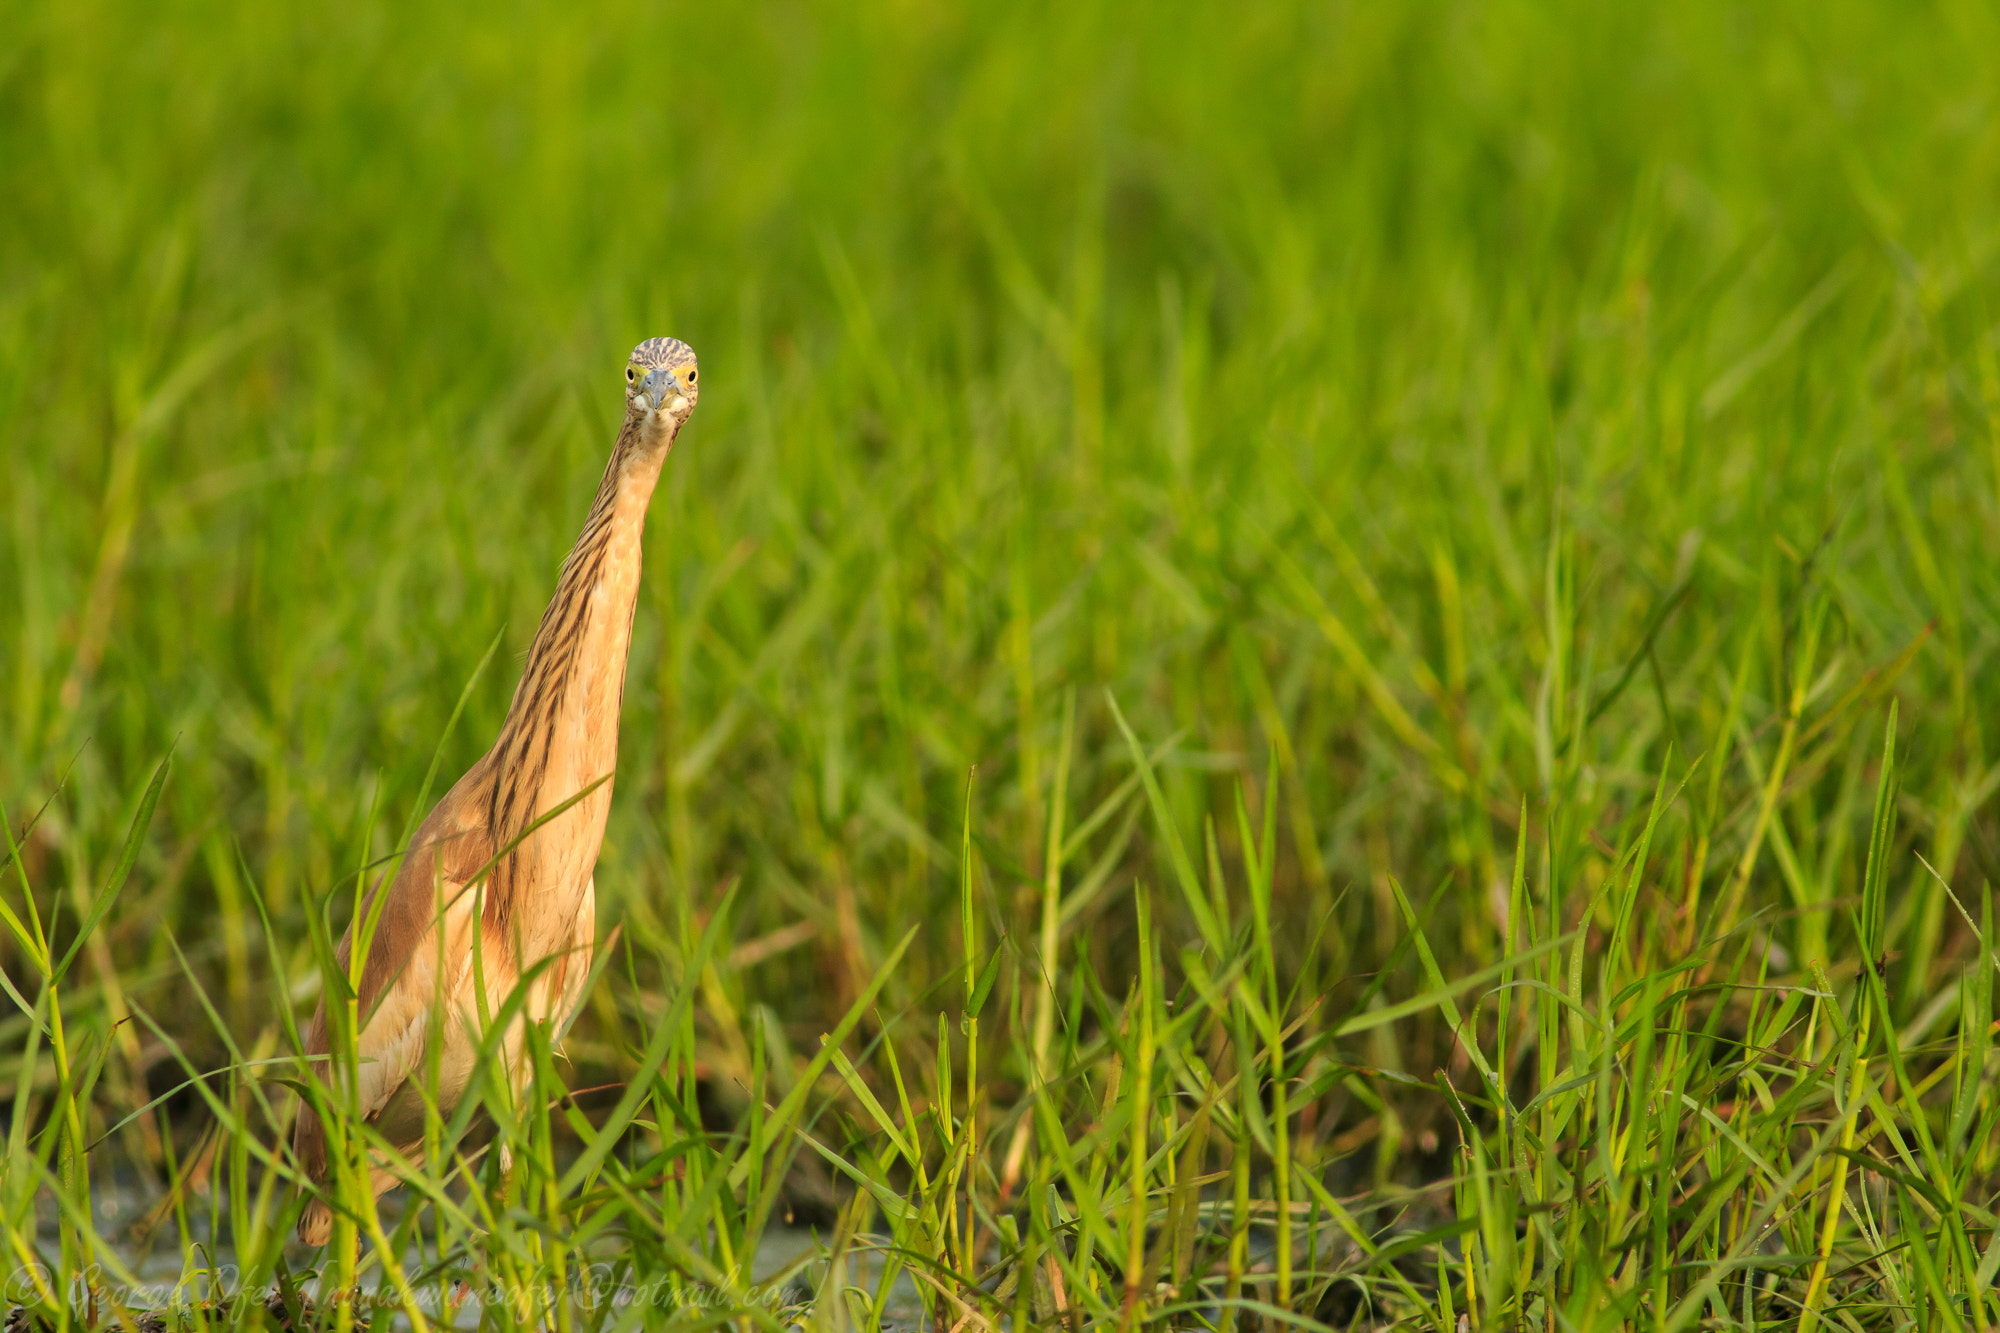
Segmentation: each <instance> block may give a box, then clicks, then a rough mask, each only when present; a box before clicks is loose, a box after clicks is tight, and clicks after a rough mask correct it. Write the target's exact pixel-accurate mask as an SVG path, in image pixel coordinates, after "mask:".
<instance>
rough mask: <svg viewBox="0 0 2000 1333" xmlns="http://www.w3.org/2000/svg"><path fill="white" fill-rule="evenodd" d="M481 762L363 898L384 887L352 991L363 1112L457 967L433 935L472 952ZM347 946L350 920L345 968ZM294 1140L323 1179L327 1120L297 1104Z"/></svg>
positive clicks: (327, 1043) (371, 901)
mask: <svg viewBox="0 0 2000 1333" xmlns="http://www.w3.org/2000/svg"><path fill="white" fill-rule="evenodd" d="M484 769H485V765H484V764H483V763H482V764H479V765H475V766H474V768H473V769H472V771H471V772H468V773H467V774H466V775H465V777H464V778H462V779H460V780H459V782H458V785H457V786H455V787H453V788H452V790H451V791H450V792H449V793H447V794H446V796H445V798H444V799H443V800H441V801H439V802H438V804H437V808H436V809H434V810H432V811H431V813H430V816H429V817H428V818H426V819H425V820H424V822H423V825H422V826H421V827H420V828H419V829H418V830H417V835H416V837H415V838H413V839H412V840H411V847H410V851H409V852H408V853H407V854H406V855H405V856H404V858H403V861H402V864H401V866H400V867H399V868H398V870H397V872H396V876H395V878H394V879H393V880H392V881H390V882H389V884H388V886H387V888H386V889H384V887H383V885H382V883H381V881H377V882H376V884H375V886H374V888H372V889H371V890H370V891H369V895H368V897H367V899H366V900H365V901H364V903H363V905H362V919H363V920H366V919H367V915H368V913H370V912H371V911H373V910H374V909H375V896H376V894H378V893H384V892H386V893H387V895H388V896H387V898H386V900H384V901H383V902H382V904H381V915H380V918H379V920H378V921H377V923H376V927H375V933H374V935H373V937H372V938H371V939H370V941H369V946H368V958H367V960H366V962H365V963H364V965H363V967H362V973H361V987H360V993H359V996H358V998H359V1001H360V1006H359V1011H360V1015H361V1019H362V1026H361V1032H360V1034H359V1037H358V1039H357V1040H356V1043H355V1044H356V1048H357V1051H356V1053H357V1054H358V1055H359V1056H360V1060H361V1064H360V1068H359V1069H358V1070H357V1082H358V1087H357V1089H356V1091H357V1093H358V1094H359V1095H358V1098H357V1100H358V1102H359V1105H358V1107H357V1109H358V1110H359V1111H360V1112H361V1113H362V1115H364V1116H374V1115H376V1114H378V1113H379V1112H381V1111H382V1110H383V1108H384V1107H385V1106H387V1105H388V1103H389V1101H390V1099H391V1098H392V1097H394V1096H395V1094H396V1092H397V1090H398V1089H399V1088H401V1087H402V1086H403V1085H404V1084H405V1083H406V1082H407V1081H408V1080H409V1078H410V1076H411V1074H413V1073H415V1072H416V1071H417V1069H418V1068H419V1067H420V1066H421V1064H422V1062H423V1057H424V1044H425V1040H426V1038H427V1036H428V1034H429V1032H430V1028H431V1015H432V1011H433V1008H434V1006H435V1005H436V1004H437V1003H438V1002H439V1001H440V1000H441V999H442V998H443V997H444V996H445V995H446V994H448V993H449V991H450V990H451V989H452V988H453V983H454V982H455V981H456V977H455V976H454V975H452V974H453V973H454V971H455V970H456V969H455V968H453V966H452V965H451V964H450V963H447V964H446V966H445V972H444V973H443V974H442V975H441V974H440V973H439V970H438V969H439V955H440V949H439V938H440V935H442V939H443V943H444V948H443V950H442V953H443V956H444V957H445V958H446V959H453V958H457V957H460V956H462V955H464V954H466V953H469V951H470V946H469V943H468V944H467V946H466V947H465V948H459V947H457V946H458V945H459V944H460V942H461V940H462V939H464V937H465V935H466V932H468V931H469V930H474V929H477V928H478V924H477V923H478V919H479V917H478V912H477V910H476V908H477V901H478V899H477V895H475V894H473V893H470V892H467V888H468V886H469V885H470V884H471V883H472V880H473V877H474V876H475V875H477V874H478V873H479V872H480V870H481V869H482V868H483V867H484V866H485V865H486V864H487V862H488V861H489V860H490V858H491V855H492V851H493V848H492V846H491V843H492V839H491V837H490V836H489V834H488V832H487V828H486V820H485V814H484V811H485V802H484V801H483V800H481V799H480V794H481V792H482V791H483V785H484V784H483V771H484ZM353 948H354V938H353V928H352V927H351V926H350V927H349V929H348V932H347V933H346V934H345V935H343V936H342V937H341V941H340V944H339V946H338V948H336V949H335V951H334V957H335V960H336V961H337V962H338V963H339V965H340V966H341V967H342V968H343V969H344V968H346V967H347V966H348V962H349V959H350V958H351V957H352V956H353ZM441 983H442V984H441ZM326 1003H327V997H326V995H325V994H324V993H322V994H321V996H320V1001H319V1006H318V1008H317V1009H315V1011H314V1013H313V1021H312V1026H311V1027H310V1028H309V1029H308V1031H307V1034H306V1040H305V1049H306V1054H307V1055H308V1056H317V1055H325V1054H326V1053H327V1052H328V1051H329V1050H331V1049H332V1043H331V1032H330V1027H329V1024H328V1021H327V1012H326ZM446 1017H447V1019H449V1017H450V1016H449V1015H447V1016H446ZM324 1063H325V1062H324V1061H316V1062H315V1065H314V1068H315V1077H322V1074H321V1073H320V1070H321V1068H322V1067H323V1065H324ZM384 1128H385V1131H386V1130H387V1129H388V1127H387V1126H384ZM391 1137H392V1139H393V1138H394V1137H395V1136H394V1135H393V1134H392V1135H391ZM293 1147H294V1150H295V1151H296V1153H297V1155H298V1158H299V1162H300V1165H301V1166H302V1167H304V1168H305V1170H306V1172H307V1173H308V1174H309V1175H310V1176H311V1177H312V1178H313V1179H315V1180H324V1179H325V1177H326V1133H325V1127H324V1126H323V1125H321V1124H320V1121H319V1117H318V1116H316V1115H314V1114H312V1112H311V1109H310V1107H309V1106H306V1105H301V1106H300V1108H299V1116H298V1121H297V1124H296V1126H295V1128H294V1131H293Z"/></svg>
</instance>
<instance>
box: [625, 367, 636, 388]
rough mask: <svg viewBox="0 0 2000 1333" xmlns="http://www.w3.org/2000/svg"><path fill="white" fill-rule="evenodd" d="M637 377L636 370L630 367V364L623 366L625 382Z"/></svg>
mask: <svg viewBox="0 0 2000 1333" xmlns="http://www.w3.org/2000/svg"><path fill="white" fill-rule="evenodd" d="M638 378H639V372H638V371H636V370H634V369H632V367H630V366H627V367H625V382H626V383H627V384H630V383H631V382H632V381H633V380H635V379H638Z"/></svg>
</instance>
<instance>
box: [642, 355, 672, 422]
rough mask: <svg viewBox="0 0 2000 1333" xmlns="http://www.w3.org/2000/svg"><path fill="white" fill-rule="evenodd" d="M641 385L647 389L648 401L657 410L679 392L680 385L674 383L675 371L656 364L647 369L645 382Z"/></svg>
mask: <svg viewBox="0 0 2000 1333" xmlns="http://www.w3.org/2000/svg"><path fill="white" fill-rule="evenodd" d="M640 387H641V388H642V389H643V390H645V394H646V401H647V402H648V403H650V404H651V405H652V408H651V410H653V411H656V412H657V411H658V410H659V409H660V408H662V407H664V406H666V405H667V403H669V402H670V401H672V399H673V397H674V395H675V394H676V393H677V392H679V386H678V385H676V384H675V383H674V372H673V371H671V370H669V369H667V368H666V367H665V366H654V367H653V368H652V369H651V370H649V371H647V372H646V379H645V382H644V383H643V384H642V385H641V386H640Z"/></svg>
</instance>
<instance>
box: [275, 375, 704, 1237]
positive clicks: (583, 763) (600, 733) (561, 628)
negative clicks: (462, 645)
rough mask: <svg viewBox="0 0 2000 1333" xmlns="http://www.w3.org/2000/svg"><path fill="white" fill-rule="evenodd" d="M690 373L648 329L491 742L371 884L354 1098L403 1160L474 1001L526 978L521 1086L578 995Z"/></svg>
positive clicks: (308, 1138) (307, 1232)
mask: <svg viewBox="0 0 2000 1333" xmlns="http://www.w3.org/2000/svg"><path fill="white" fill-rule="evenodd" d="M696 379H697V375H696V370H695V356H694V352H693V350H692V349H690V348H689V347H688V345H687V344H686V343H684V342H680V341H678V340H676V339H673V338H649V339H647V340H646V341H645V342H642V343H640V344H639V345H638V347H636V348H634V349H633V352H632V358H631V360H630V361H628V362H627V363H626V366H625V420H624V424H623V425H622V426H621V427H620V429H619V431H618V442H617V444H616V445H614V446H613V447H612V450H611V462H610V464H609V465H608V466H607V467H606V468H605V469H604V480H603V482H602V483H601V484H599V486H598V488H597V498H596V500H595V501H593V502H592V504H591V506H590V515H589V517H587V518H586V519H584V522H583V532H582V535H580V536H579V537H578V538H577V539H576V545H575V546H574V547H573V548H571V550H570V553H569V556H568V558H567V559H565V560H564V561H563V566H562V574H561V576H560V577H559V578H558V579H557V582H556V592H555V596H554V597H553V598H551V599H550V601H549V605H548V609H547V610H546V611H544V612H543V613H542V621H541V625H540V626H539V628H537V629H536V631H535V640H534V644H533V646H532V647H530V648H529V649H528V661H527V666H526V668H525V669H524V670H523V671H522V673H521V683H520V684H519V685H518V686H516V687H515V689H514V701H513V703H512V705H511V706H509V708H508V710H507V720H506V721H505V722H504V723H502V724H501V727H500V736H499V738H498V739H497V740H495V741H494V742H493V748H492V749H491V750H488V751H487V752H486V755H485V757H484V758H482V759H481V760H480V761H479V762H478V763H476V764H474V765H473V766H472V768H471V769H470V770H468V771H467V773H466V774H465V776H464V777H462V778H460V779H459V780H458V782H457V784H456V785H455V786H453V787H452V789H451V791H450V792H448V793H447V794H446V795H445V797H444V798H443V799H442V800H440V801H439V802H438V803H437V807H436V808H435V809H433V810H432V811H431V812H430V815H429V816H428V817H427V818H426V819H425V820H424V822H423V824H422V825H420V826H419V828H418V830H417V833H416V836H415V837H414V838H413V839H412V840H411V843H410V847H409V850H408V851H407V853H406V854H405V855H404V857H403V860H402V863H401V865H400V867H399V869H398V870H397V872H396V874H395V878H394V879H393V881H390V882H389V883H388V884H387V887H386V889H385V888H384V886H383V883H382V881H379V880H378V881H377V882H376V884H375V885H374V887H373V888H372V889H371V890H370V891H369V894H368V897H367V898H366V899H365V900H364V902H363V904H362V913H361V918H360V919H361V920H364V921H365V920H367V919H368V916H369V913H370V912H372V911H374V910H375V895H376V894H379V893H384V892H386V893H387V894H388V897H387V899H386V900H384V901H383V902H382V904H381V907H380V915H379V917H378V918H377V924H376V926H375V929H374V933H373V935H372V936H371V937H370V942H369V945H368V954H367V959H366V962H365V964H364V966H363V969H362V973H361V985H360V988H359V995H358V997H357V998H358V1004H357V1006H356V1009H355V1011H354V1012H355V1013H356V1014H357V1015H358V1018H359V1024H360V1032H359V1036H358V1043H357V1044H358V1047H359V1055H360V1062H359V1065H358V1067H357V1068H356V1069H355V1070H354V1071H353V1072H354V1083H355V1086H354V1089H353V1091H354V1092H355V1093H356V1094H357V1096H356V1101H357V1103H358V1109H359V1110H360V1112H361V1113H362V1114H363V1115H364V1116H365V1117H366V1118H367V1119H368V1121H369V1122H370V1123H371V1124H372V1125H373V1126H374V1128H375V1129H376V1130H377V1131H378V1132H379V1133H380V1134H381V1136H382V1137H383V1139H384V1140H386V1141H387V1142H388V1143H391V1144H394V1145H395V1146H396V1147H397V1148H398V1149H399V1151H400V1152H401V1153H402V1155H403V1157H404V1158H405V1159H407V1160H409V1161H412V1162H417V1161H421V1159H422V1150H423V1141H424V1119H425V1101H426V1099H427V1098H428V1100H430V1101H431V1102H433V1103H434V1104H435V1105H436V1106H437V1108H438V1111H439V1113H440V1114H442V1115H445V1116H449V1115H450V1114H451V1113H452V1110H453V1108H455V1107H456V1106H457V1104H458V1102H459V1099H460V1098H461V1097H462V1096H463V1095H464V1092H465V1089H466V1087H467V1085H468V1083H469V1082H470V1081H471V1078H472V1074H473V1070H474V1067H475V1064H476V1062H477V1060H478V1058H479V1048H480V1036H481V1030H482V1029H481V1023H482V1022H483V1021H486V1020H483V1019H482V1018H481V1017H480V1015H481V1013H482V1012H483V1013H484V1014H486V1015H488V1016H491V1015H495V1014H498V1013H499V1012H500V1010H501V1007H502V1005H503V1004H504V1003H505V1001H506V999H507V997H508V996H509V995H510V994H511V993H512V992H513V990H514V988H515V987H516V985H517V984H519V981H520V979H521V978H522V977H523V976H524V975H530V974H532V975H531V979H530V981H529V983H528V987H527V992H526V995H525V997H524V998H525V1004H523V1005H522V1007H521V1010H520V1011H519V1017H518V1018H516V1019H515V1021H514V1022H513V1023H512V1025H511V1027H510V1028H509V1029H508V1030H507V1031H505V1032H504V1034H502V1035H501V1036H500V1037H499V1039H498V1041H497V1043H496V1044H497V1046H498V1049H499V1058H500V1060H501V1062H502V1068H504V1069H505V1071H506V1073H507V1077H508V1079H509V1081H510V1082H511V1083H512V1085H513V1087H514V1088H515V1090H516V1091H518V1090H520V1089H521V1088H522V1087H523V1086H524V1085H525V1084H526V1082H527V1079H528V1068H527V1063H526V1050H525V1041H524V1039H525V1032H524V1030H523V1026H522V1025H523V1024H524V1023H530V1022H532V1023H541V1024H545V1025H548V1026H549V1027H550V1028H551V1029H552V1030H554V1031H560V1030H561V1027H562V1025H563V1024H564V1023H565V1022H566V1021H567V1020H568V1018H569V1016H570V1015H571V1014H572V1013H574V1012H575V1010H576V1006H577V1004H578V1002H579V1001H580V1000H581V999H582V998H583V983H584V979H585V978H586V977H587V976H588V975H589V972H590V959H591V951H592V948H593V945H594V942H595V938H596V929H597V894H596V885H595V881H594V878H593V872H594V870H595V867H596V864H597V853H598V849H599V847H600V846H602V844H603V842H604V821H605V818H606V816H607V815H608V814H609V813H610V810H611V777H612V774H613V772H614V771H615V770H616V768H617V765H618V709H619V703H620V700H621V698H622V696H623V694H624V689H625V659H626V652H627V649H628V648H629V646H630V644H631V638H632V612H633V608H634V606H635V604H636V601H637V598H638V593H639V572H640V563H641V561H640V550H639V543H640V538H641V536H642V535H643V532H644V529H645V526H646V507H647V504H648V503H649V502H650V501H651V500H652V498H653V487H654V486H655V484H656V483H657V482H658V481H659V479H660V469H661V467H662V465H664V464H665V462H666V460H667V453H668V451H669V450H670V449H672V448H673V444H674V437H675V436H677V435H678V434H679V433H680V430H681V427H682V426H684V425H685V424H687V419H688V417H689V416H690V415H691V414H692V413H693V412H694V405H695V399H696V397H697V394H698V389H697V386H696ZM579 793H582V795H581V797H580V798H579ZM565 802H570V803H571V804H569V805H568V806H567V808H563V807H564V803H565ZM551 812H556V813H554V814H553V815H551ZM537 821H542V822H540V823H539V824H538V823H537ZM524 831H525V833H526V836H525V837H524V836H523V834H524ZM510 845H511V850H510ZM475 945H476V946H477V948H476V949H475ZM353 949H354V932H353V928H352V926H350V927H349V930H348V932H347V934H346V936H345V937H343V938H342V939H341V941H340V945H339V947H338V949H337V950H336V951H335V957H336V959H337V960H338V961H339V964H340V966H341V968H342V969H343V972H344V973H346V974H348V975H351V972H350V971H348V969H349V960H350V959H351V958H352V956H353ZM475 953H476V954H477V963H478V966H477V967H476V968H475V965H474V964H475ZM538 965H539V966H540V970H539V971H536V970H535V969H536V967H537V966H538ZM481 990H483V991H484V996H483V1001H484V1002H483V1004H482V1003H481V1000H482V997H481V996H480V995H479V994H477V993H476V992H477V991H481ZM439 1034H441V1048H440V1049H439V1050H437V1051H436V1052H435V1053H433V1052H432V1051H431V1049H430V1043H431V1041H432V1040H433V1038H434V1037H436V1036H439ZM330 1045H331V1043H330V1041H329V1033H328V1023H327V993H326V992H325V991H322V992H321V995H320V1001H319V1008H318V1010H317V1011H316V1012H315V1013H314V1014H313V1020H312V1027H311V1028H310V1029H309V1031H308V1033H307V1036H306V1053H307V1055H308V1056H309V1057H314V1056H318V1057H324V1056H325V1055H326V1054H327V1052H328V1051H329V1049H330ZM312 1068H313V1070H314V1073H313V1075H312V1077H314V1078H316V1079H318V1080H321V1081H322V1086H323V1088H324V1090H325V1092H326V1094H327V1095H329V1096H331V1095H335V1094H334V1093H333V1090H332V1089H331V1088H330V1087H326V1086H325V1084H326V1083H327V1081H328V1080H329V1079H330V1075H329V1074H328V1072H327V1070H326V1061H325V1060H324V1059H317V1060H313V1061H312ZM433 1070H435V1074H436V1077H435V1082H433V1081H432V1071H433ZM292 1146H293V1151H294V1153H295V1154H296V1156H297V1159H298V1163H299V1167H300V1169H301V1170H303V1171H304V1172H305V1173H306V1175H307V1176H308V1177H309V1178H310V1179H311V1180H313V1181H314V1182H315V1183H316V1184H320V1185H324V1184H325V1182H326V1180H327V1178H328V1175H329V1163H328V1160H327V1146H328V1145H327V1135H326V1127H325V1126H324V1125H323V1124H322V1123H321V1122H320V1118H319V1116H318V1115H317V1114H316V1113H315V1112H314V1111H313V1109H312V1107H311V1105H310V1104H309V1103H302V1104H301V1106H300V1108H299V1114H298V1120H297V1122H296V1124H295V1125H294V1126H293V1131H292ZM370 1172H371V1176H372V1183H373V1185H374V1192H375V1193H376V1194H378V1195H379V1194H380V1193H382V1192H383V1191H384V1190H387V1189H389V1188H390V1187H391V1186H393V1185H394V1184H395V1183H396V1177H395V1174H394V1173H393V1172H392V1171H390V1170H389V1169H387V1167H386V1166H384V1165H383V1164H382V1163H380V1162H373V1163H371V1165H370ZM332 1227H333V1213H332V1210H331V1209H330V1208H329V1207H328V1205H327V1204H326V1203H325V1202H324V1201H323V1200H322V1199H319V1198H315V1199H313V1200H311V1201H310V1202H309V1203H308V1204H307V1206H306V1210H305V1213H304V1215H303V1216H302V1217H301V1218H300V1220H299V1237H300V1239H302V1240H304V1241H306V1242H307V1243H308V1244H313V1245H320V1244H324V1243H325V1242H326V1240H327V1237H328V1236H329V1235H330V1234H331V1231H332Z"/></svg>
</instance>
